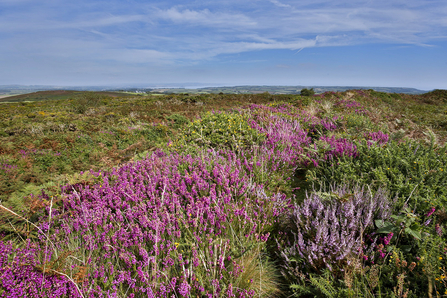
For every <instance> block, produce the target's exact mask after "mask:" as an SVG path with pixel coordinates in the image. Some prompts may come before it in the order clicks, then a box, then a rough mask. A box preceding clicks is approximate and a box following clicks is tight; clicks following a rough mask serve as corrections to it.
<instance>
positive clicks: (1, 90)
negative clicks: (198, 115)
mask: <svg viewBox="0 0 447 298" xmlns="http://www.w3.org/2000/svg"><path fill="white" fill-rule="evenodd" d="M197 85H198V84H196V85H195V86H197ZM158 86H163V87H157V86H156V85H151V84H148V85H146V86H130V87H129V86H122V87H111V86H76V87H73V86H65V87H64V86H44V85H0V101H11V100H14V101H17V100H20V101H23V100H22V99H23V97H16V98H12V97H10V96H11V95H21V94H29V93H32V94H33V95H27V96H28V97H27V98H31V97H32V96H35V99H29V100H43V99H50V98H46V97H47V96H50V97H52V99H54V98H53V97H54V96H61V97H62V98H63V97H64V96H65V95H67V96H72V95H73V94H70V93H67V92H71V93H76V92H80V91H95V92H133V93H158V94H171V93H177V94H178V93H191V94H217V93H221V92H222V93H225V94H256V93H263V92H269V93H270V94H300V91H301V89H304V88H307V89H310V88H313V89H314V90H315V93H317V94H318V93H324V92H327V91H334V92H337V91H346V90H354V89H365V90H369V89H372V90H374V91H379V92H387V93H405V94H424V93H427V92H428V91H424V90H419V89H415V88H403V87H364V86H302V85H297V86H256V85H247V86H223V87H213V86H211V87H193V86H191V87H188V88H187V87H180V88H177V87H175V84H165V85H158ZM177 86H188V84H177ZM202 86H204V84H203V85H202ZM50 91H52V92H53V93H45V92H50ZM39 92H43V93H39ZM3 96H8V97H7V98H8V100H6V99H5V98H2V97H3ZM30 96H31V97H30ZM112 96H113V95H112ZM120 96H123V95H122V93H121V95H120ZM24 100H26V99H24Z"/></svg>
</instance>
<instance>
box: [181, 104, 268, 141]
mask: <svg viewBox="0 0 447 298" xmlns="http://www.w3.org/2000/svg"><path fill="white" fill-rule="evenodd" d="M263 140H264V135H263V134H261V133H260V132H259V131H258V130H256V129H253V128H251V127H250V125H249V124H248V121H247V116H244V115H241V114H239V113H237V112H233V113H223V112H222V113H211V112H207V113H206V114H205V115H204V116H203V117H202V118H201V119H199V120H196V121H194V122H191V123H190V124H189V125H188V126H187V127H186V128H185V130H184V131H183V138H182V140H180V143H179V144H183V145H186V144H188V145H190V144H196V145H198V146H205V147H208V148H218V147H221V148H222V147H226V148H231V149H232V150H237V149H238V148H242V147H247V146H252V145H253V144H259V143H260V142H262V141H263ZM174 145H175V144H174Z"/></svg>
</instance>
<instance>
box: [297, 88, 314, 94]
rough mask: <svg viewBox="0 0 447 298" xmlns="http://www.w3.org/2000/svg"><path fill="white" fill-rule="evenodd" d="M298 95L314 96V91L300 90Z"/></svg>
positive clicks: (312, 89)
mask: <svg viewBox="0 0 447 298" xmlns="http://www.w3.org/2000/svg"><path fill="white" fill-rule="evenodd" d="M300 94H301V96H312V95H314V94H315V91H314V88H310V89H307V88H304V89H301V93H300Z"/></svg>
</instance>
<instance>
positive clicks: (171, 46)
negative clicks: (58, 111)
mask: <svg viewBox="0 0 447 298" xmlns="http://www.w3.org/2000/svg"><path fill="white" fill-rule="evenodd" d="M168 83H170V84H183V83H197V84H200V85H201V86H222V85H225V86H240V85H294V86H295V85H304V86H382V87H412V88H418V89H422V90H431V89H447V1H445V0H402V1H401V0H365V1H362V0H349V1H343V0H340V1H333V0H297V1H292V0H225V1H221V0H209V1H207V0H192V1H177V0H174V1H150V0H107V1H100V0H75V1H73V0H70V1H67V0H39V1H36V0H0V85H8V84H22V85H53V86H54V85H60V86H81V85H82V86H85V85H91V86H93V85H108V86H112V85H124V84H140V85H142V86H145V85H148V86H149V85H154V84H168Z"/></svg>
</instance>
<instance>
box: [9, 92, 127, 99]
mask: <svg viewBox="0 0 447 298" xmlns="http://www.w3.org/2000/svg"><path fill="white" fill-rule="evenodd" d="M86 93H93V94H96V95H98V96H110V97H125V96H131V95H130V94H126V93H119V92H110V91H75V90H50V91H37V92H32V93H26V94H19V95H13V96H8V97H3V98H0V102H24V101H41V100H58V99H68V98H76V97H81V96H83V95H84V94H86Z"/></svg>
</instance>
